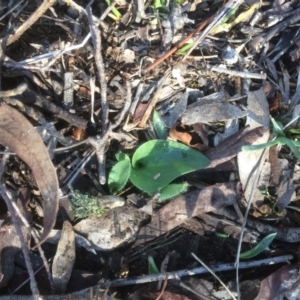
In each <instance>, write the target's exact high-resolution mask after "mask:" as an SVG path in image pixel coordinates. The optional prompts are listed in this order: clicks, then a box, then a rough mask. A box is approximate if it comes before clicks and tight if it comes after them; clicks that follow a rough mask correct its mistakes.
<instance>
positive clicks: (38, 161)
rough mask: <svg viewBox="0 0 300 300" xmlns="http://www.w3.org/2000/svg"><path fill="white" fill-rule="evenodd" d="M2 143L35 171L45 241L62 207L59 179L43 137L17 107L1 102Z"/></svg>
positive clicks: (0, 124)
mask: <svg viewBox="0 0 300 300" xmlns="http://www.w3.org/2000/svg"><path fill="white" fill-rule="evenodd" d="M0 144H1V145H3V146H5V147H8V148H9V149H10V151H12V152H14V153H16V154H17V155H18V156H19V157H20V158H21V159H22V160H23V161H24V162H25V163H26V164H27V165H28V166H29V167H30V169H31V170H32V172H33V174H34V177H35V179H36V182H37V184H38V186H39V188H40V191H41V194H42V197H43V199H44V203H43V208H44V224H43V225H44V231H43V234H42V237H41V240H40V243H42V242H44V241H45V239H46V238H47V236H48V234H49V233H50V231H51V229H52V228H53V226H54V224H55V220H56V213H57V209H58V180H57V176H56V171H55V169H54V166H53V164H52V161H51V159H50V156H49V153H48V150H47V148H46V147H45V145H44V143H43V140H42V139H41V137H40V136H39V134H38V133H37V131H36V130H35V129H34V128H33V126H32V125H31V123H30V122H29V121H28V120H27V119H26V118H25V117H24V116H23V115H22V114H20V113H19V112H18V111H17V110H15V109H13V108H11V107H10V106H8V105H7V104H5V103H1V104H0Z"/></svg>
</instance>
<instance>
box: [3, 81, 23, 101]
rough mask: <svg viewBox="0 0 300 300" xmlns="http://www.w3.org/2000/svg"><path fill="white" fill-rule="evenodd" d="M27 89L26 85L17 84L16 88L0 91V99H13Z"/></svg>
mask: <svg viewBox="0 0 300 300" xmlns="http://www.w3.org/2000/svg"><path fill="white" fill-rule="evenodd" d="M26 89H27V84H26V83H21V84H19V85H18V86H17V87H16V88H14V89H12V90H8V91H0V98H4V97H14V96H17V95H20V94H22V93H23V92H24V91H25V90H26Z"/></svg>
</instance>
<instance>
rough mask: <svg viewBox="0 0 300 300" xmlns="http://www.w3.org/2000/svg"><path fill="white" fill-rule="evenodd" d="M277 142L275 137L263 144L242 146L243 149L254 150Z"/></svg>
mask: <svg viewBox="0 0 300 300" xmlns="http://www.w3.org/2000/svg"><path fill="white" fill-rule="evenodd" d="M277 144H278V140H277V139H275V140H274V141H271V142H268V143H264V144H259V145H246V146H243V147H242V150H243V151H254V150H263V149H266V148H268V147H272V146H274V145H277Z"/></svg>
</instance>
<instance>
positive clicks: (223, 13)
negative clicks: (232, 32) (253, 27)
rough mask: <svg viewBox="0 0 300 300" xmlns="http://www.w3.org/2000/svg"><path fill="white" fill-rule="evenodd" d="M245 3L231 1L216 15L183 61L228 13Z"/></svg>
mask: <svg viewBox="0 0 300 300" xmlns="http://www.w3.org/2000/svg"><path fill="white" fill-rule="evenodd" d="M242 2H244V1H243V0H231V1H229V3H228V4H227V5H226V6H225V7H223V8H222V9H221V11H220V12H219V13H218V14H217V15H214V19H213V21H212V22H210V24H209V25H208V26H207V28H206V29H205V30H204V31H203V32H202V33H201V34H200V36H199V37H198V38H197V40H196V41H195V43H194V45H193V46H192V47H191V48H190V49H189V50H188V52H187V53H186V55H185V56H184V58H183V60H185V59H186V57H188V56H189V55H190V54H191V53H192V51H193V50H194V49H195V48H196V47H197V46H198V45H199V44H200V43H201V41H203V40H204V39H205V37H206V36H207V35H208V34H209V33H210V32H211V31H212V30H213V29H214V28H215V27H216V26H218V25H219V24H220V23H221V22H222V21H223V20H224V18H226V17H227V15H228V13H230V12H231V11H232V10H233V9H235V8H237V7H239V6H240V4H241V3H242Z"/></svg>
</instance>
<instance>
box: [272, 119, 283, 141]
mask: <svg viewBox="0 0 300 300" xmlns="http://www.w3.org/2000/svg"><path fill="white" fill-rule="evenodd" d="M271 121H272V124H273V134H274V135H275V136H285V133H284V132H283V130H282V126H280V123H277V122H276V121H275V120H274V119H273V118H272V117H271Z"/></svg>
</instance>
